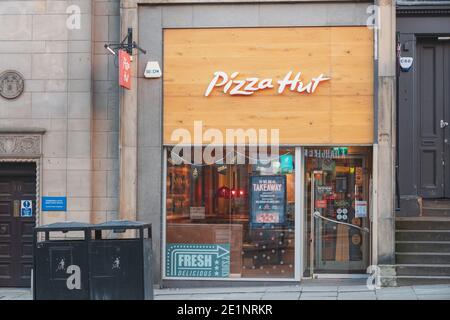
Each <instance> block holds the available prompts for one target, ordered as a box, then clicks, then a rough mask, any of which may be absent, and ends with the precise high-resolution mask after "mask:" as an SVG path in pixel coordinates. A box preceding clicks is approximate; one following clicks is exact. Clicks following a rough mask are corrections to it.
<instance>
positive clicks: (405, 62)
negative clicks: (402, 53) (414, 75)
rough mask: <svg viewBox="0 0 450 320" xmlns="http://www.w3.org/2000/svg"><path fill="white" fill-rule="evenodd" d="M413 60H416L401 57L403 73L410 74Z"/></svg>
mask: <svg viewBox="0 0 450 320" xmlns="http://www.w3.org/2000/svg"><path fill="white" fill-rule="evenodd" d="M413 60H414V59H413V58H412V57H400V69H401V70H402V71H403V72H408V71H409V70H411V67H412V64H413Z"/></svg>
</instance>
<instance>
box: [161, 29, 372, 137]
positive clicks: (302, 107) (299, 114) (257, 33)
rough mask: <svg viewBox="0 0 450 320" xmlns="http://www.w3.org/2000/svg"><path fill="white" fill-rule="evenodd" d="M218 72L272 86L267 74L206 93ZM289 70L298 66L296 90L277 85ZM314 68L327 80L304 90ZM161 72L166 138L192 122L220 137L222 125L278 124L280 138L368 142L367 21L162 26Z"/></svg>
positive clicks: (369, 45)
mask: <svg viewBox="0 0 450 320" xmlns="http://www.w3.org/2000/svg"><path fill="white" fill-rule="evenodd" d="M217 71H222V72H223V73H225V74H226V75H227V76H228V77H229V78H230V79H229V80H232V79H231V78H233V76H234V78H233V79H235V80H246V79H252V78H258V79H259V80H260V81H259V82H258V83H259V84H261V80H263V79H271V80H272V85H273V88H270V87H267V84H268V83H269V82H268V81H266V82H265V83H262V87H264V84H265V85H266V87H265V88H263V89H261V90H254V92H253V93H251V94H249V95H244V94H240V95H239V94H238V95H231V92H232V89H233V86H235V84H232V86H230V87H229V88H228V90H225V89H226V88H225V87H226V84H225V83H224V84H223V85H221V86H213V87H212V89H211V90H210V91H209V92H207V89H208V86H209V85H210V83H211V81H212V80H213V78H214V74H215V72H217ZM289 71H292V74H291V76H290V77H289V78H290V79H291V80H294V77H295V76H296V74H297V73H299V72H300V73H301V74H300V78H299V79H298V81H297V83H296V84H299V81H301V82H302V85H303V92H300V93H299V92H298V91H301V90H300V89H301V86H298V87H295V88H294V90H290V89H291V87H290V85H287V86H286V87H285V88H284V90H282V92H279V83H278V81H279V80H280V81H281V80H283V79H284V78H286V76H287V74H288V72H289ZM233 73H234V74H233ZM236 73H237V74H236ZM319 75H323V77H325V78H329V80H325V81H321V82H320V83H319V84H318V85H317V86H316V87H315V90H306V89H307V85H308V83H310V82H311V81H313V79H314V78H317V77H318V76H319ZM163 77H164V81H163V83H164V106H163V109H164V143H165V144H169V145H170V144H176V143H177V142H178V141H172V140H171V135H172V133H173V131H174V130H176V129H179V128H184V129H187V130H189V131H190V133H191V135H192V136H194V130H193V126H194V121H202V124H203V130H207V129H209V128H215V129H219V130H220V131H221V132H222V133H223V135H224V136H225V132H226V131H225V130H226V129H244V130H246V129H249V128H251V129H255V130H258V129H269V130H270V129H279V132H280V143H282V144H293V145H294V144H341V143H342V144H372V143H373V36H372V31H371V30H369V29H368V28H366V27H298V28H297V27H296V28H225V29H166V30H164V74H163ZM223 80H224V79H223V78H220V79H218V81H217V82H216V84H221V82H222V81H223ZM258 83H255V84H254V87H255V86H256V88H258ZM246 84H248V82H247V83H246ZM269 84H270V83H269ZM242 88H244V87H242ZM298 88H300V89H298ZM310 89H311V86H310ZM224 91H226V93H224ZM235 91H236V90H235ZM307 91H309V92H307ZM311 91H314V92H311ZM205 93H207V95H205ZM208 142H209V141H208ZM208 142H206V141H204V143H208Z"/></svg>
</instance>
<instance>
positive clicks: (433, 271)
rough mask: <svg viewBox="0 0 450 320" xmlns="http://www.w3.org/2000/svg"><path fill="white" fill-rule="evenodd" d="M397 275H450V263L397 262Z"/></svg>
mask: <svg viewBox="0 0 450 320" xmlns="http://www.w3.org/2000/svg"><path fill="white" fill-rule="evenodd" d="M395 270H396V274H397V276H421V277H423V276H425V277H429V276H439V277H441V276H445V277H450V264H397V265H396V267H395Z"/></svg>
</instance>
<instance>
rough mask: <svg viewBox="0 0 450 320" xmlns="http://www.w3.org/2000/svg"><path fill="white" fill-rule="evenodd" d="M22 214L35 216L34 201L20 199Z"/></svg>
mask: <svg viewBox="0 0 450 320" xmlns="http://www.w3.org/2000/svg"><path fill="white" fill-rule="evenodd" d="M20 216H21V217H32V216H33V201H31V200H20Z"/></svg>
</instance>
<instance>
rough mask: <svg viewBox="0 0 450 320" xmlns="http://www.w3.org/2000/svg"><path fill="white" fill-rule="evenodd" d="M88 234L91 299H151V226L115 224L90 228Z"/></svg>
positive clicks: (134, 222)
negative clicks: (90, 236)
mask: <svg viewBox="0 0 450 320" xmlns="http://www.w3.org/2000/svg"><path fill="white" fill-rule="evenodd" d="M91 232H92V239H91V241H90V242H89V266H90V292H91V299H93V300H111V299H112V300H150V299H153V285H152V284H153V279H152V235H151V224H149V223H143V222H139V221H125V220H115V221H108V222H105V223H101V224H96V225H93V226H92V231H91Z"/></svg>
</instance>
